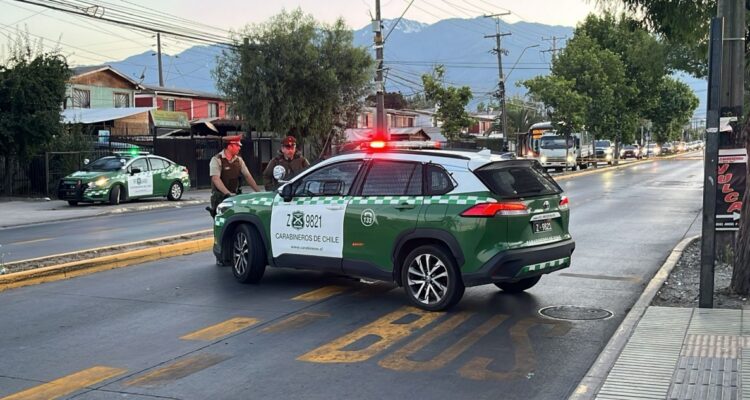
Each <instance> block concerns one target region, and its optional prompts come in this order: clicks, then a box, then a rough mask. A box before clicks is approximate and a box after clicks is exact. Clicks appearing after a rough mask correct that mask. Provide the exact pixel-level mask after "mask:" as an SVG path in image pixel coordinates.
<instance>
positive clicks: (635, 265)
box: [0, 160, 702, 399]
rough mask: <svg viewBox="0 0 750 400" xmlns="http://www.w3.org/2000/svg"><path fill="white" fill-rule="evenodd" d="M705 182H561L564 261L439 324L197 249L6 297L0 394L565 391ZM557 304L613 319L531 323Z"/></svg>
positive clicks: (692, 176) (692, 175)
mask: <svg viewBox="0 0 750 400" xmlns="http://www.w3.org/2000/svg"><path fill="white" fill-rule="evenodd" d="M701 176H702V162H701V161H700V160H662V161H657V162H654V163H646V164H641V165H637V166H632V167H630V168H627V169H621V170H615V171H607V172H602V173H597V174H592V175H586V176H581V177H577V178H573V179H570V180H565V181H563V182H561V185H562V186H563V187H564V188H565V189H566V191H567V194H568V196H569V197H570V199H571V210H572V211H571V212H572V219H571V233H572V234H573V237H574V238H575V240H576V242H577V248H576V251H575V253H574V255H573V265H572V267H571V268H569V269H567V270H563V271H560V272H557V273H554V274H552V275H548V276H545V277H544V278H543V279H542V280H541V282H540V283H539V284H538V285H537V286H535V287H534V288H532V289H530V290H529V291H528V293H525V294H521V295H507V294H503V293H502V292H500V291H499V290H497V289H496V288H495V287H494V286H483V287H478V288H471V289H468V290H467V292H466V295H465V297H464V299H463V301H462V302H461V303H459V304H458V306H457V307H455V308H454V309H452V310H451V311H450V312H448V313H424V312H421V311H418V310H415V309H413V308H409V307H407V306H406V304H407V302H406V298H405V296H404V294H403V292H402V290H401V289H395V288H393V287H392V286H389V285H385V284H366V283H361V282H358V281H355V280H351V279H348V278H343V277H334V276H331V275H324V274H318V273H314V272H301V271H293V270H269V271H267V273H266V276H265V277H264V279H263V281H262V282H261V283H260V284H259V285H241V284H238V283H236V282H235V281H234V278H233V277H232V275H231V270H229V269H228V268H217V267H216V266H214V263H213V256H212V255H211V254H208V253H202V254H198V255H193V256H185V257H178V258H173V259H169V260H163V261H158V262H153V263H148V264H143V265H139V266H135V267H129V268H124V269H118V270H112V271H107V272H101V273H97V274H93V275H89V276H84V277H79V278H75V279H71V280H67V281H58V282H52V283H47V284H42V285H37V286H31V287H25V288H20V289H14V290H10V291H7V292H2V293H0V326H3V327H7V328H6V329H2V330H0V354H2V357H0V398H2V397H3V396H7V395H12V394H14V393H18V392H21V393H22V394H23V395H25V396H30V395H39V394H40V393H42V394H43V395H42V396H41V397H51V396H50V393H52V394H60V393H68V394H70V393H73V394H74V395H73V397H75V398H77V399H115V398H118V399H119V398H123V397H125V398H135V399H148V398H180V399H205V398H212V399H214V398H215V399H223V398H226V399H239V398H272V399H297V398H305V399H309V398H313V399H331V398H358V399H359V398H362V399H381V398H398V397H402V398H415V399H454V398H472V399H474V398H476V399H483V398H493V399H494V398H503V399H562V398H566V397H567V396H568V395H569V394H570V393H571V392H572V391H573V390H575V388H576V385H577V384H578V382H579V381H580V379H581V378H582V377H583V376H584V374H585V373H586V371H587V370H588V368H589V367H590V365H591V364H592V363H593V362H594V360H595V359H596V357H597V356H598V354H599V352H600V351H601V349H602V348H603V346H604V345H605V344H606V342H607V340H608V339H609V338H610V336H611V335H612V334H613V333H614V331H615V330H616V328H617V326H618V325H619V323H620V322H621V321H622V319H623V318H624V316H625V314H626V312H627V311H628V310H629V308H630V307H631V306H632V305H633V303H634V302H635V301H636V300H637V298H638V296H639V295H640V293H641V292H642V290H643V288H644V286H645V285H646V284H647V283H648V280H649V279H650V278H651V276H652V275H653V274H654V273H655V271H656V270H657V269H658V268H659V266H660V265H661V264H662V262H663V261H664V260H665V259H666V257H667V256H668V254H669V252H670V251H671V249H672V248H673V247H674V246H675V245H676V244H677V243H678V242H679V241H680V240H682V239H683V238H684V237H686V236H688V235H694V234H697V233H699V230H700V208H701V193H702V191H701V182H702V178H701ZM560 305H573V306H579V307H588V308H592V309H603V310H607V311H610V312H612V313H613V316H612V317H610V318H607V319H596V320H554V319H548V318H542V317H540V316H539V310H540V309H542V308H545V307H550V306H560ZM588 315H589V314H588V313H585V314H581V315H579V316H578V317H585V316H588ZM51 381H54V384H52V385H51V384H49V383H48V382H51ZM82 388H86V389H82ZM22 391H25V392H22ZM64 396H67V394H65V395H63V397H64Z"/></svg>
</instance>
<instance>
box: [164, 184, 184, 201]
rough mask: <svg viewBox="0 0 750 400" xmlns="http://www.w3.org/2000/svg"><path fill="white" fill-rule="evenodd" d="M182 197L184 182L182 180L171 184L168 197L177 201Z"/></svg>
mask: <svg viewBox="0 0 750 400" xmlns="http://www.w3.org/2000/svg"><path fill="white" fill-rule="evenodd" d="M181 198H182V184H181V183H180V182H172V184H171V185H170V186H169V193H167V199H169V200H171V201H177V200H179V199H181Z"/></svg>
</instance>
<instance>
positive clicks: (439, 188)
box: [425, 164, 455, 196]
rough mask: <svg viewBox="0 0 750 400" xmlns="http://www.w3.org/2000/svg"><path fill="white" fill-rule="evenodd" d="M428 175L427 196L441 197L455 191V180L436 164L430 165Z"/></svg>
mask: <svg viewBox="0 0 750 400" xmlns="http://www.w3.org/2000/svg"><path fill="white" fill-rule="evenodd" d="M426 169H427V173H426V174H425V175H426V177H427V193H426V194H427V195H431V196H439V195H443V194H446V193H448V192H450V191H451V190H453V188H454V187H455V186H454V185H453V180H452V179H451V177H450V175H448V172H447V171H446V170H445V169H443V167H440V166H438V165H435V164H428V165H427V167H426Z"/></svg>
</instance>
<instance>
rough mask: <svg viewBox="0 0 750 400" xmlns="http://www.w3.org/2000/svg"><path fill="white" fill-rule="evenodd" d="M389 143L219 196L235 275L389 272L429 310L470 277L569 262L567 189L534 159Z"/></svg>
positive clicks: (509, 277) (380, 275)
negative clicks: (253, 189)
mask: <svg viewBox="0 0 750 400" xmlns="http://www.w3.org/2000/svg"><path fill="white" fill-rule="evenodd" d="M512 157H513V156H512V155H507V154H506V155H497V154H491V153H490V152H489V151H481V152H461V151H443V150H394V149H390V148H388V147H384V148H382V149H370V150H368V151H359V152H352V153H347V154H341V155H338V156H335V157H332V158H329V159H327V160H325V161H323V162H321V163H319V164H317V165H315V166H313V167H311V168H309V169H308V170H306V171H304V173H301V174H300V175H298V176H297V177H295V178H294V179H293V180H291V181H289V182H287V183H286V184H285V185H283V186H282V187H280V188H279V190H278V192H261V193H252V194H244V195H239V196H235V197H231V198H229V199H227V200H225V201H224V202H223V203H222V204H221V205H220V206H219V207H218V210H217V215H216V217H215V220H214V246H213V251H214V254H215V255H216V258H217V261H218V262H219V263H221V264H224V265H231V266H232V271H233V273H234V276H235V277H236V278H237V280H239V281H240V282H243V283H255V282H258V281H259V280H260V279H261V277H262V276H263V273H264V271H265V268H266V266H267V265H270V266H272V267H289V268H301V269H310V270H319V271H330V272H335V273H340V274H346V275H351V276H356V277H362V278H368V279H375V280H382V281H389V282H395V283H397V284H398V285H400V286H403V287H404V289H405V291H406V294H407V296H408V297H409V299H410V301H411V302H412V303H413V304H415V305H416V306H418V307H421V308H423V309H426V310H443V309H446V308H448V307H451V306H452V305H454V304H456V303H457V302H458V301H459V300H460V299H461V297H462V296H463V293H464V288H465V287H467V286H476V285H484V284H490V283H493V284H495V285H496V286H497V287H499V288H500V289H502V290H504V291H506V292H511V293H515V292H521V291H523V290H526V289H528V288H531V287H532V286H534V285H535V284H536V283H537V282H538V281H539V279H540V277H541V276H542V275H544V274H547V273H550V272H553V271H556V270H559V269H562V268H567V267H569V266H570V262H571V255H572V253H573V250H574V248H575V242H574V241H573V239H572V238H571V236H570V233H569V232H568V221H569V210H568V199H567V197H565V196H563V195H562V189H561V188H560V186H558V185H557V183H556V182H555V181H554V180H553V179H552V178H551V177H550V176H549V175H548V174H547V173H546V172H545V171H544V170H543V168H542V167H541V165H540V164H539V162H538V161H536V160H521V159H513V158H512Z"/></svg>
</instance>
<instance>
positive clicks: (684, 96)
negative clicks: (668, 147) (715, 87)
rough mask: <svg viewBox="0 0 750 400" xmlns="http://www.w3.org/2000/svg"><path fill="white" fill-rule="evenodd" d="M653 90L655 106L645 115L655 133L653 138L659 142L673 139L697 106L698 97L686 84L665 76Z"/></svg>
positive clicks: (679, 132) (677, 135)
mask: <svg viewBox="0 0 750 400" xmlns="http://www.w3.org/2000/svg"><path fill="white" fill-rule="evenodd" d="M654 92H655V93H656V94H657V98H658V101H657V106H656V107H653V108H652V109H651V110H650V112H649V114H648V115H647V117H648V119H649V120H650V121H651V123H652V130H653V132H654V134H655V136H654V138H653V140H654V141H656V142H659V143H662V142H666V141H670V140H675V139H677V138H678V137H679V135H680V134H681V133H682V127H683V126H685V124H687V123H688V122H689V121H690V117H691V116H692V115H693V111H694V110H695V108H696V107H698V98H697V97H696V96H695V95H694V94H693V91H692V90H691V89H690V87H689V86H688V85H686V84H684V83H682V82H679V81H677V80H675V79H672V78H670V77H666V76H665V77H663V78H662V81H661V82H660V83H659V85H658V86H657V88H656V90H654Z"/></svg>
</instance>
